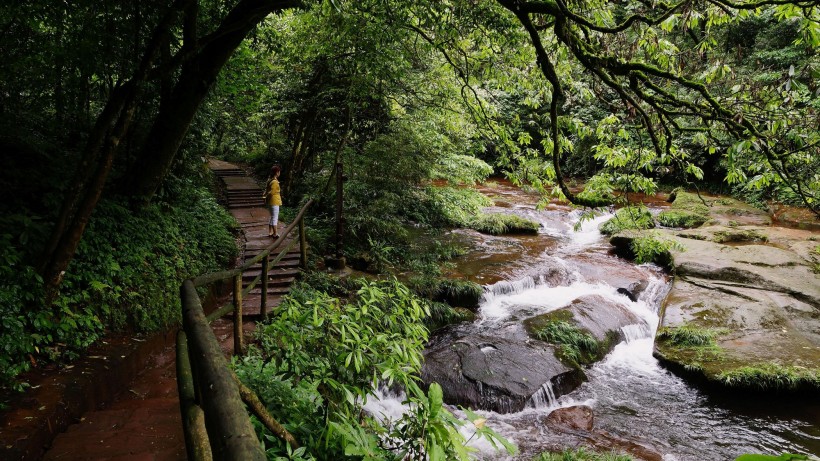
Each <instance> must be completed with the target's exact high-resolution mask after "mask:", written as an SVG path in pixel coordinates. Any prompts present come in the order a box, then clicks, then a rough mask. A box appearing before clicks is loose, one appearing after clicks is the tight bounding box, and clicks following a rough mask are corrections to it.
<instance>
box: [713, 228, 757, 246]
mask: <svg viewBox="0 0 820 461" xmlns="http://www.w3.org/2000/svg"><path fill="white" fill-rule="evenodd" d="M712 241H713V242H716V243H758V242H768V241H769V238H768V237H767V236H766V235H765V234H763V233H762V232H760V231H758V230H755V229H732V228H727V229H726V230H718V231H715V232H713V233H712Z"/></svg>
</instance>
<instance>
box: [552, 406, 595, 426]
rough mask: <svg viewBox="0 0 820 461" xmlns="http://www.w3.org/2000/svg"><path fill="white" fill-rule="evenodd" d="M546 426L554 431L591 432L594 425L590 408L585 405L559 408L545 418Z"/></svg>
mask: <svg viewBox="0 0 820 461" xmlns="http://www.w3.org/2000/svg"><path fill="white" fill-rule="evenodd" d="M547 424H548V425H549V426H551V427H552V428H556V429H570V430H584V431H591V430H592V427H593V426H594V425H595V416H594V414H593V412H592V408H590V407H588V406H586V405H577V406H574V407H567V408H559V409H557V410H554V411H552V413H550V414H549V415H548V416H547Z"/></svg>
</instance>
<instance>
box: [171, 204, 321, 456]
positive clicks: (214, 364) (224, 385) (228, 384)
mask: <svg viewBox="0 0 820 461" xmlns="http://www.w3.org/2000/svg"><path fill="white" fill-rule="evenodd" d="M312 204H313V200H308V202H307V203H305V204H304V205H303V206H302V208H301V209H300V210H299V213H297V214H296V218H294V220H293V222H291V223H290V225H289V226H287V227H286V228H285V230H284V231H283V232H282V236H281V237H279V238H278V239H276V240H275V241H274V242H273V243H271V244H270V245H269V246H268V247H267V248H265V249H264V250H263V251H262V252H261V253H259V254H258V255H256V256H255V257H253V258H252V259H251V260H249V261H247V262H246V263H245V264H243V265H242V266H241V267H239V268H236V269H233V270H229V271H220V272H213V273H210V274H204V275H201V276H199V277H195V278H193V279H189V280H186V281H185V282H183V283H182V287H181V288H180V298H181V300H182V319H183V323H182V326H183V329H182V330H181V331H180V332H179V334H178V336H177V382H178V387H179V396H180V411H181V413H182V423H183V430H184V433H185V444H186V451H187V454H188V458H189V459H191V460H192V461H204V460H212V459H218V460H231V461H233V460H243V461H244V460H251V461H256V460H259V461H262V460H264V459H265V453H264V452H263V451H262V448H261V444H260V442H259V440H258V439H257V438H256V433H255V431H254V429H253V426H252V424H251V421H250V418H249V416H248V413H247V411H246V410H245V405H244V404H243V400H242V397H241V395H240V390H239V388H238V386H237V385H236V382H235V381H234V377H233V376H232V375H233V372H232V371H231V370H230V368H229V366H228V362H227V360H226V359H225V356H224V354H223V352H222V349H221V348H220V346H219V342H218V341H217V340H216V337H215V336H214V334H213V330H212V329H211V327H210V325H209V323H210V321H212V320H214V319H216V318H219V317H221V316H222V315H225V314H226V313H228V312H230V310H231V309H233V310H234V323H235V325H234V341H235V343H234V352H235V353H237V354H238V353H240V352H241V351H242V338H241V337H242V321H241V318H242V298H243V297H244V296H245V295H247V294H248V293H249V292H250V290H252V289H253V288H254V287H255V286H256V284H257V283H258V282H259V281H260V280H262V281H263V284H262V285H263V289H265V288H266V286H265V285H266V283H265V282H266V281H267V277H268V274H267V268H269V267H270V266H272V265H274V264H276V263H277V262H279V261H280V260H281V259H282V258H284V256H285V255H286V254H287V252H288V251H290V250H291V249H292V248H293V246H294V245H295V244H296V241H297V240H296V239H293V241H292V242H291V243H290V245H288V246H287V248H285V249H284V250H283V251H282V252H280V253H279V254H278V255H277V257H276V258H275V259H274V260H273V261H271V262H270V264H263V267H262V273H261V274H259V276H257V277H256V278H254V280H253V281H252V282H251V283H250V284H249V285H248V287H246V288H245V289H242V274H243V273H244V272H245V271H246V270H248V269H249V268H250V267H252V266H253V265H254V264H256V263H258V262H260V261H262V260H264V261H266V262H267V261H268V257H269V256H270V254H271V253H272V252H273V251H274V250H276V249H277V248H279V247H280V246H281V245H282V243H283V242H284V241H285V238H286V237H287V236H288V235H290V234H291V233H292V232H293V230H294V229H297V227H298V231H299V240H298V241H299V243H300V244H301V251H300V262H301V265H302V267H304V266H305V264H306V253H305V251H306V242H305V226H304V222H303V220H304V216H305V213H306V211H307V209H308V208H309V207H310V206H311V205H312ZM228 279H233V284H234V290H233V292H234V298H233V301H232V302H231V303H228V304H227V305H225V306H223V307H221V308H219V309H217V310H216V311H215V312H212V313H211V315H209V316H207V317H206V316H205V312H204V311H203V309H202V301H201V300H200V299H199V295H198V294H197V291H196V289H197V287H201V286H205V285H208V284H210V283H214V282H218V281H223V280H228ZM266 301H267V299H266V296H264V295H263V296H262V299H261V302H262V303H263V304H262V306H261V307H260V312H261V313H262V315H263V316H264V315H266V314H267V308H266V306H265V303H266ZM285 432H287V431H285ZM290 442H294V441H289V443H290ZM294 443H295V442H294Z"/></svg>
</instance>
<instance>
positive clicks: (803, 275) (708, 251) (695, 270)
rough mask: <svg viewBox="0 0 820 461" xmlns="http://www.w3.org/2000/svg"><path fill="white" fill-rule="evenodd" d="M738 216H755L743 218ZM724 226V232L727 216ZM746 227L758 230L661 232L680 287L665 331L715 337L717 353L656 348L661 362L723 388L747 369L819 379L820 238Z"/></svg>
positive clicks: (667, 310) (666, 314)
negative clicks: (818, 269)
mask: <svg viewBox="0 0 820 461" xmlns="http://www.w3.org/2000/svg"><path fill="white" fill-rule="evenodd" d="M734 216H742V217H745V218H749V217H750V216H753V217H756V216H757V215H755V214H753V213H752V212H749V211H745V210H744V211H743V213H740V212H738V214H736V215H734ZM719 218H720V219H716V221H718V222H723V223H724V224H725V222H726V217H725V210H724V216H722V217H719ZM747 221H755V222H754V223H753V224H750V225H736V224H735V225H732V226H726V225H720V224H719V225H713V226H708V227H702V228H698V229H691V230H687V231H673V230H663V231H656V232H662V233H663V235H664V236H665V237H666V238H668V239H670V240H673V241H675V242H677V243H678V244H679V245H680V248H679V249H673V250H672V251H671V256H672V261H673V262H672V266H673V270H674V273H675V280H674V283H673V286H672V289H671V291H670V293H669V296H668V297H667V300H666V302H665V305H664V309H663V316H662V320H661V326H662V327H666V328H677V327H681V326H689V327H695V328H699V329H703V328H708V329H714V331H717V332H718V335H717V337H716V344H717V346H718V349H717V350H716V351H711V352H707V351H704V350H696V349H691V348H680V347H676V346H672V345H669V344H666V343H665V342H663V341H659V342H658V343H657V344H656V351H655V353H656V356H657V357H658V358H660V359H661V360H663V361H664V362H665V363H667V364H668V365H670V366H671V367H672V368H673V369H678V370H688V372H692V371H694V372H695V373H696V374H698V375H700V376H702V377H705V378H706V379H707V380H708V381H710V382H712V383H717V384H721V385H722V383H724V379H725V377H726V375H727V374H729V373H732V372H736V371H738V370H741V369H744V367H755V368H767V367H769V368H772V367H779V368H780V369H791V370H797V371H798V372H801V373H806V374H807V376H812V375H813V376H818V375H820V275H818V274H816V273H815V272H814V266H815V264H817V258H818V255H816V253H814V249H815V248H816V247H817V245H818V241H817V240H818V237H820V233H818V232H813V231H808V230H801V229H793V228H785V227H772V226H761V225H759V223H758V222H757V221H759V220H758V219H755V220H752V219H747ZM636 235H639V234H635V233H630V234H628V235H627V234H625V235H621V236H619V238H620V239H616V238H613V244H617V245H621V246H623V245H624V244H627V243H628V242H629V241H630V240H631V239H632V238H634V237H635V236H636ZM799 387H800V386H797V387H796V389H797V388H799Z"/></svg>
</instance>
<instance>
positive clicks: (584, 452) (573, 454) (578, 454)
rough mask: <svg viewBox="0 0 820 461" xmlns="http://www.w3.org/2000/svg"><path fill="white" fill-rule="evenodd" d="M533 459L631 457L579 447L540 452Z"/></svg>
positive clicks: (625, 460) (615, 460) (611, 460)
mask: <svg viewBox="0 0 820 461" xmlns="http://www.w3.org/2000/svg"><path fill="white" fill-rule="evenodd" d="M533 461H632V457H630V456H629V455H624V454H620V453H615V452H607V453H599V452H594V451H590V450H588V449H586V448H584V447H581V448H577V449H573V450H571V449H568V450H564V451H562V452H560V453H541V454H540V455H538V456H537V457H535V458H533Z"/></svg>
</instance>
